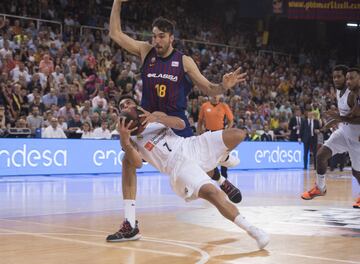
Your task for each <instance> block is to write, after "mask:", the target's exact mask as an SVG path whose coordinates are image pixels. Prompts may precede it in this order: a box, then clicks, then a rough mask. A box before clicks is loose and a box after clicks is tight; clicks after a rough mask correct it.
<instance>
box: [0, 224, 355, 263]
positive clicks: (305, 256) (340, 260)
mask: <svg viewBox="0 0 360 264" xmlns="http://www.w3.org/2000/svg"><path fill="white" fill-rule="evenodd" d="M0 221H9V222H19V223H31V224H37V225H43V226H53V227H58V228H68V229H73V230H79V231H88V232H98V233H106V234H107V233H109V231H105V230H94V229H87V228H81V227H69V226H63V225H56V224H47V223H39V222H32V221H24V220H15V219H2V218H0ZM0 230H1V229H0ZM143 239H153V240H157V241H159V242H160V241H164V242H176V243H186V244H193V245H199V246H204V245H210V246H213V244H209V243H199V242H192V241H183V240H170V239H160V238H152V237H143V238H142V240H143ZM101 245H103V244H101ZM179 245H180V244H179ZM216 246H217V247H225V248H231V249H237V248H236V247H234V246H226V245H216ZM195 251H197V250H195ZM271 253H272V254H278V255H283V256H292V257H300V258H308V259H314V260H326V261H331V262H340V263H348V264H360V262H357V261H351V260H342V259H334V258H323V257H316V256H309V255H302V254H292V253H286V252H280V251H271ZM197 263H198V262H197Z"/></svg>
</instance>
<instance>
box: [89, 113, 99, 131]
mask: <svg viewBox="0 0 360 264" xmlns="http://www.w3.org/2000/svg"><path fill="white" fill-rule="evenodd" d="M91 127H92V128H94V129H95V128H98V127H101V119H100V115H99V113H97V112H95V113H93V114H92V115H91Z"/></svg>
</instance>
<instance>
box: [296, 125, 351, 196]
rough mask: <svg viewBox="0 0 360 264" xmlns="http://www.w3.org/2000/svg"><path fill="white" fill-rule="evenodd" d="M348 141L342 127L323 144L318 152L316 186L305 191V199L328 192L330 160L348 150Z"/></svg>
mask: <svg viewBox="0 0 360 264" xmlns="http://www.w3.org/2000/svg"><path fill="white" fill-rule="evenodd" d="M347 149H348V143H347V141H346V139H345V137H344V134H343V131H342V130H341V129H338V130H336V131H335V132H334V133H333V134H331V136H330V138H329V139H328V140H327V141H326V142H325V144H324V145H322V146H321V148H320V149H319V151H318V152H317V155H316V159H317V168H316V180H315V186H314V187H313V188H312V189H310V190H309V191H306V192H304V193H303V194H302V195H301V198H303V199H304V200H311V199H313V198H315V197H317V196H324V195H325V194H326V181H325V179H326V176H325V174H326V170H327V165H328V160H329V159H330V158H331V156H333V155H335V154H336V153H343V152H345V151H347Z"/></svg>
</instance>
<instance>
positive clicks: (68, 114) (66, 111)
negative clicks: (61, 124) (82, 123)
mask: <svg viewBox="0 0 360 264" xmlns="http://www.w3.org/2000/svg"><path fill="white" fill-rule="evenodd" d="M59 116H63V117H64V118H65V121H66V122H68V121H70V120H71V119H73V118H74V117H75V110H74V108H73V107H72V105H71V103H70V102H66V104H65V106H63V107H61V108H60V109H59Z"/></svg>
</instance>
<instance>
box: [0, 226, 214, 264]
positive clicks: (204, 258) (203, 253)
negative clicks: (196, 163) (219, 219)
mask: <svg viewBox="0 0 360 264" xmlns="http://www.w3.org/2000/svg"><path fill="white" fill-rule="evenodd" d="M3 220H5V221H12V222H22V223H30V222H27V221H21V220H9V219H0V221H3ZM32 223H34V224H35V223H36V224H39V225H47V226H56V225H51V224H43V223H37V222H32ZM62 228H69V229H76V228H72V227H66V226H63V227H62ZM0 230H1V231H3V232H12V233H13V234H18V235H29V236H35V237H42V238H48V239H54V240H60V241H66V242H73V243H81V244H86V245H91V246H101V247H109V248H116V249H126V250H135V251H142V252H148V253H156V254H162V255H170V256H177V257H186V256H187V255H186V254H178V253H170V252H168V251H159V250H150V249H140V248H131V247H123V246H122V247H121V248H119V247H118V246H112V245H109V244H103V243H95V242H87V241H82V240H77V239H70V238H60V237H54V236H50V235H48V234H45V233H31V232H23V231H18V230H13V229H4V228H0ZM85 230H86V229H85ZM85 230H84V231H85ZM86 231H89V230H86ZM97 232H101V233H105V232H106V231H97ZM53 234H57V235H59V233H53ZM76 235H79V234H76ZM80 235H81V234H80ZM83 236H84V234H83ZM85 236H87V234H86V235H85ZM93 236H94V235H93ZM98 236H100V235H98ZM101 237H103V236H101ZM141 240H142V241H148V242H155V243H161V244H168V245H173V246H178V247H183V248H188V249H190V250H192V251H196V252H198V253H199V254H200V256H201V258H200V260H198V261H197V262H196V264H204V263H206V262H207V261H208V260H209V259H210V256H209V254H208V253H207V252H206V251H204V250H201V249H199V248H196V247H193V246H190V245H184V244H182V243H179V242H171V241H166V240H161V239H157V238H150V237H148V238H142V239H141Z"/></svg>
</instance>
